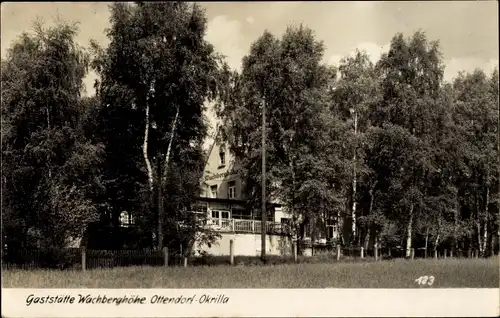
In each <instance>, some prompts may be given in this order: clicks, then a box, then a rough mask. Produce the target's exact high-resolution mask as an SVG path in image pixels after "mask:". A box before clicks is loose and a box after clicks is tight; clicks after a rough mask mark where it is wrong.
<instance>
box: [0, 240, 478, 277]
mask: <svg viewBox="0 0 500 318" xmlns="http://www.w3.org/2000/svg"><path fill="white" fill-rule="evenodd" d="M299 251H300V252H299ZM301 254H302V255H301ZM304 255H307V256H311V257H312V258H314V257H315V256H324V257H326V259H330V260H332V261H334V260H337V261H338V260H341V259H345V258H349V259H356V258H360V259H364V258H371V259H375V261H378V260H383V259H391V258H404V257H406V250H404V249H402V248H378V247H377V246H375V248H373V249H366V250H365V249H364V248H362V247H341V246H340V245H336V246H334V245H316V246H313V245H311V244H309V245H307V244H298V245H297V244H296V243H294V244H293V247H292V254H291V255H290V254H289V255H288V256H272V258H273V259H275V261H276V260H279V259H282V261H284V262H285V261H286V262H299V261H304V257H306V258H307V256H304ZM299 256H300V260H299ZM479 256H480V255H479V252H478V251H477V250H467V251H463V250H457V251H454V252H453V251H451V250H450V251H448V250H433V251H428V253H427V255H426V254H425V249H411V253H410V256H409V257H408V258H410V259H415V258H435V259H438V258H441V259H442V258H451V257H455V258H457V257H458V258H479ZM236 257H237V258H240V259H241V258H258V257H241V256H236ZM211 258H212V261H214V259H219V260H215V261H214V263H213V264H214V265H215V264H231V265H234V264H235V263H236V262H235V255H234V242H233V241H232V240H231V241H230V246H229V250H228V255H227V256H219V257H211ZM324 259H325V258H324ZM205 261H206V260H203V259H202V260H200V259H199V258H190V259H188V258H187V257H184V256H183V255H181V253H179V252H178V251H175V250H170V251H169V250H168V249H167V248H164V249H163V250H153V249H143V250H86V249H84V248H82V249H78V248H71V249H65V250H62V251H42V250H35V249H32V250H20V251H16V252H13V253H12V252H11V253H10V254H5V253H3V255H2V268H3V269H41V268H58V269H79V270H87V269H96V268H114V267H126V266H187V265H188V263H190V264H193V265H194V264H206V263H205Z"/></svg>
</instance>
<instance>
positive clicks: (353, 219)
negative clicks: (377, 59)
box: [351, 111, 358, 242]
mask: <svg viewBox="0 0 500 318" xmlns="http://www.w3.org/2000/svg"><path fill="white" fill-rule="evenodd" d="M357 133H358V112H356V111H355V112H354V139H355V142H356V136H357ZM353 162H354V171H353V179H352V228H351V231H352V239H351V241H352V242H355V240H356V190H357V179H356V173H357V171H356V148H354V156H353Z"/></svg>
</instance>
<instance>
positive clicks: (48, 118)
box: [47, 106, 52, 179]
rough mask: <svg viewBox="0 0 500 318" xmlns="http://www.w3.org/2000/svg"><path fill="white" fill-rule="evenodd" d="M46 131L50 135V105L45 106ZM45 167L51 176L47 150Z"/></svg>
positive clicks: (50, 176)
mask: <svg viewBox="0 0 500 318" xmlns="http://www.w3.org/2000/svg"><path fill="white" fill-rule="evenodd" d="M47 131H48V133H49V136H50V106H47ZM47 168H48V170H49V173H48V174H49V179H51V178H52V169H51V167H50V155H49V152H47Z"/></svg>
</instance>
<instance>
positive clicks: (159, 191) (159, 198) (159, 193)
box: [156, 155, 164, 250]
mask: <svg viewBox="0 0 500 318" xmlns="http://www.w3.org/2000/svg"><path fill="white" fill-rule="evenodd" d="M156 160H157V175H158V176H161V156H160V155H158V158H157V159H156ZM156 190H157V197H156V200H157V209H158V214H157V217H158V222H157V224H156V225H157V227H158V228H157V232H158V242H157V243H158V246H157V247H158V250H161V249H162V248H163V223H164V222H163V214H164V205H163V184H162V182H161V179H160V178H157V185H156Z"/></svg>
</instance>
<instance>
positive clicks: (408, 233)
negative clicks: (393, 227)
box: [406, 203, 413, 257]
mask: <svg viewBox="0 0 500 318" xmlns="http://www.w3.org/2000/svg"><path fill="white" fill-rule="evenodd" d="M409 214H410V219H409V220H408V226H407V228H406V257H410V255H411V241H412V228H413V203H412V204H411V206H410V213H409Z"/></svg>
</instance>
